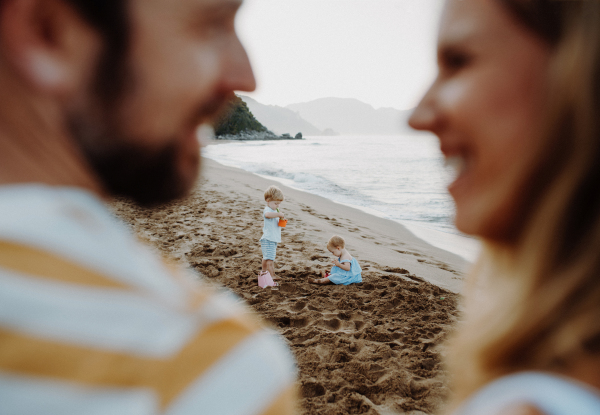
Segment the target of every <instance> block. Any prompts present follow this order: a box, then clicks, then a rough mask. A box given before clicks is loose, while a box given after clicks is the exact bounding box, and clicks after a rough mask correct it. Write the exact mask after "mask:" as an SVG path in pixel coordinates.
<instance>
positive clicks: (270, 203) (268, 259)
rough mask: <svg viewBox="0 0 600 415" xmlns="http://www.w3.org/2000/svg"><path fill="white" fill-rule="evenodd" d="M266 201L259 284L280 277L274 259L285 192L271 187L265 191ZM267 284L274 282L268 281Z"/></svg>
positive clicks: (279, 239) (279, 234)
mask: <svg viewBox="0 0 600 415" xmlns="http://www.w3.org/2000/svg"><path fill="white" fill-rule="evenodd" d="M265 202H267V205H266V206H265V209H264V211H263V219H264V224H263V234H262V237H261V238H260V246H261V248H262V254H263V260H262V272H261V273H260V276H259V285H260V284H261V280H263V281H265V280H266V281H267V282H268V281H269V280H272V279H279V278H277V277H276V276H275V263H274V261H275V254H276V251H277V244H278V243H279V242H281V228H280V227H279V219H280V218H281V219H283V218H284V215H283V213H281V212H280V211H279V205H280V204H281V202H283V192H282V191H281V190H280V189H279V188H278V187H276V186H271V187H269V188H268V189H267V190H266V191H265ZM261 277H262V278H261ZM266 285H273V284H271V283H266ZM263 288H264V287H263Z"/></svg>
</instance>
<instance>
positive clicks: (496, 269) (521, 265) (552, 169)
mask: <svg viewBox="0 0 600 415" xmlns="http://www.w3.org/2000/svg"><path fill="white" fill-rule="evenodd" d="M497 1H499V2H501V3H502V4H503V5H504V6H506V7H507V8H508V9H509V10H510V11H511V12H512V13H513V14H514V16H515V17H516V18H517V19H519V20H520V21H521V22H522V23H523V24H524V25H525V26H526V27H528V28H529V29H531V30H532V31H533V32H534V33H536V34H537V35H538V36H540V37H541V38H543V39H545V40H546V42H547V43H548V44H549V45H550V46H551V47H552V53H553V58H552V62H551V66H550V76H549V84H548V85H549V88H548V89H549V99H548V102H549V105H548V108H547V118H546V119H547V125H546V126H544V128H543V129H542V133H543V134H544V137H546V140H545V147H544V149H543V150H542V154H540V157H539V160H540V163H539V165H537V166H532V172H531V174H530V176H531V178H530V183H529V184H528V188H529V189H530V192H529V196H528V198H527V200H526V203H525V205H526V206H527V208H526V209H524V212H520V213H522V217H523V218H524V220H523V222H522V225H521V226H520V228H519V230H518V235H517V237H516V238H515V243H514V245H512V246H510V247H507V246H497V245H494V244H492V243H489V242H485V248H484V252H483V254H482V256H481V257H480V259H479V261H478V263H477V264H476V266H475V268H474V270H473V272H472V273H471V275H470V276H469V281H468V283H467V288H466V292H465V297H466V304H465V314H464V321H463V323H462V325H461V327H460V328H459V329H458V330H457V331H456V333H455V335H454V338H453V339H452V340H451V342H450V350H449V355H448V366H449V368H450V370H451V372H452V374H453V376H452V377H453V379H454V391H455V397H454V402H453V404H452V405H450V407H451V408H453V407H455V406H456V405H457V404H458V403H460V402H461V401H462V400H464V399H465V398H466V397H467V396H469V395H470V394H471V393H473V392H474V391H475V390H477V389H478V388H480V387H481V386H483V385H484V384H485V383H487V382H489V381H491V380H493V379H495V378H497V377H499V376H502V375H505V374H508V373H512V372H516V371H521V370H549V371H560V370H562V369H564V368H568V367H569V365H570V364H572V363H573V362H575V361H576V360H578V359H580V358H582V357H585V356H586V355H591V354H597V353H599V352H600V0H568V1H566V0H563V1H561V0H497Z"/></svg>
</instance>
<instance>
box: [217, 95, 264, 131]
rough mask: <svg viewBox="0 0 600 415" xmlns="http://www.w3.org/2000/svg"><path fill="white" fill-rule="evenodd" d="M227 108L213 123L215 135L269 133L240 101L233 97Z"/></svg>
mask: <svg viewBox="0 0 600 415" xmlns="http://www.w3.org/2000/svg"><path fill="white" fill-rule="evenodd" d="M228 105H229V107H228V108H227V109H226V110H225V111H224V112H223V114H222V115H221V117H220V118H219V119H218V120H217V121H216V122H215V125H214V128H215V135H216V136H217V137H218V136H222V135H231V136H235V135H239V134H241V133H254V132H256V133H267V134H271V135H272V133H270V131H269V130H268V129H267V128H266V127H265V126H264V125H262V124H261V123H260V122H258V121H257V120H256V118H254V116H253V115H252V112H250V110H249V109H248V106H247V105H246V103H245V102H244V101H242V99H241V98H240V97H238V96H235V97H234V98H233V100H232V101H231V102H229V104H228Z"/></svg>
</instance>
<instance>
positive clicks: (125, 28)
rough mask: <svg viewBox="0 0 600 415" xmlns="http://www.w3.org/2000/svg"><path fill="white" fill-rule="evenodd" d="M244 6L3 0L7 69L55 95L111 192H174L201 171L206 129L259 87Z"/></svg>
mask: <svg viewBox="0 0 600 415" xmlns="http://www.w3.org/2000/svg"><path fill="white" fill-rule="evenodd" d="M240 4H241V0H177V1H173V0H121V1H119V0H102V1H96V0H0V8H1V9H0V25H1V26H0V41H1V49H0V53H2V56H1V60H0V65H4V68H3V69H4V70H2V71H1V72H0V76H16V78H17V79H19V80H20V81H22V82H23V84H24V86H25V90H27V91H29V92H31V94H30V95H33V96H35V97H36V99H38V98H39V99H41V100H48V101H51V102H53V103H54V105H52V107H53V108H54V109H55V110H56V114H53V116H54V115H55V116H56V119H57V120H58V121H59V122H60V123H61V124H62V128H65V129H66V130H67V131H68V135H69V136H70V139H72V140H73V142H74V143H75V144H76V145H75V146H74V147H75V149H76V151H78V152H80V153H81V154H80V155H82V156H83V159H84V160H85V163H87V165H88V166H89V167H90V168H91V170H92V171H93V173H94V174H95V175H96V176H97V178H98V180H99V181H100V182H101V185H102V186H103V187H104V189H105V190H106V191H107V192H108V193H111V194H115V195H123V196H127V197H131V198H133V199H134V200H136V201H138V202H140V203H146V204H148V203H157V202H162V201H167V200H170V199H172V198H175V197H178V196H182V195H184V194H185V193H186V192H187V191H188V190H189V189H190V188H191V186H192V184H193V182H194V180H195V179H196V176H197V174H198V169H199V164H200V152H199V144H198V140H197V139H196V134H195V132H196V129H197V127H198V126H199V125H200V124H202V123H206V122H210V121H211V119H212V117H214V115H215V113H216V112H217V111H218V110H219V109H221V107H222V106H223V104H224V103H225V101H226V100H227V99H228V98H229V97H230V96H231V94H232V93H233V91H234V90H252V89H254V87H255V81H254V77H253V74H252V70H251V68H250V64H249V62H248V58H247V56H246V53H245V51H244V49H243V47H242V45H241V44H240V42H239V40H238V38H237V35H236V33H235V30H234V17H235V14H236V12H237V9H238V7H239V6H240ZM6 69H8V70H6ZM12 99H19V97H12ZM47 112H48V111H47Z"/></svg>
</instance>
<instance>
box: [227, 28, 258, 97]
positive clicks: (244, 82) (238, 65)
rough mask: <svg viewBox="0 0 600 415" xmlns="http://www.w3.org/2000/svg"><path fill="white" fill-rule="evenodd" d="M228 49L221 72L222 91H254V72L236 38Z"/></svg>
mask: <svg viewBox="0 0 600 415" xmlns="http://www.w3.org/2000/svg"><path fill="white" fill-rule="evenodd" d="M228 49H229V50H228V51H227V52H228V53H227V55H226V59H225V62H224V65H223V72H222V74H223V77H222V83H223V87H224V89H227V90H230V91H246V92H251V91H254V90H255V89H256V79H255V78H254V72H253V71H252V66H251V65H250V60H249V59H248V54H247V53H246V50H245V49H244V47H243V46H242V44H241V42H240V40H239V39H238V38H237V36H236V37H235V39H234V40H233V41H232V43H231V44H230V46H229V48H228Z"/></svg>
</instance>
